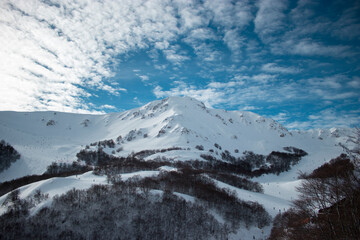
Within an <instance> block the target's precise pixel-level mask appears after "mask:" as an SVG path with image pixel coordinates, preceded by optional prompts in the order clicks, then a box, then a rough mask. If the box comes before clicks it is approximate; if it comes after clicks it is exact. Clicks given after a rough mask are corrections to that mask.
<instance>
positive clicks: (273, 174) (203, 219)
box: [0, 97, 353, 239]
mask: <svg viewBox="0 0 360 240" xmlns="http://www.w3.org/2000/svg"><path fill="white" fill-rule="evenodd" d="M351 134H352V130H351V129H336V128H333V129H329V130H309V131H289V130H287V129H286V128H285V127H283V126H282V125H281V124H280V123H278V122H276V121H274V120H272V119H269V118H264V117H262V116H259V115H257V114H255V113H251V112H245V111H225V110H218V109H210V108H207V107H206V106H205V105H204V104H203V103H201V102H199V101H197V100H195V99H192V98H187V97H184V98H181V97H171V98H166V99H163V100H158V101H154V102H150V103H148V104H146V105H145V106H143V107H140V108H136V109H132V110H129V111H125V112H122V113H110V114H105V115H86V114H71V113H60V112H34V113H17V112H0V136H1V138H2V139H4V140H5V141H6V142H5V141H2V142H1V144H2V145H0V146H1V149H0V150H1V154H2V155H0V156H6V158H3V159H0V160H3V163H4V164H2V165H4V166H5V167H3V169H2V170H3V172H2V173H0V182H1V183H0V194H1V195H2V196H0V205H1V206H0V229H3V230H4V229H5V230H6V231H0V238H4V239H29V238H36V239H43V238H57V239H239V238H240V239H242V238H244V239H251V238H252V239H262V238H264V237H266V236H268V235H270V230H271V223H272V219H273V218H274V217H275V216H277V218H276V219H277V221H280V220H281V219H280V217H281V216H282V215H281V213H282V211H286V210H288V209H290V207H291V203H290V200H292V199H293V198H296V197H297V194H296V193H295V187H296V186H299V185H300V183H301V181H302V180H299V179H298V178H297V177H298V176H297V175H298V173H299V172H302V173H303V176H305V175H306V174H311V172H312V171H313V170H314V169H318V168H319V167H320V166H322V164H324V162H326V161H329V160H330V159H331V158H335V157H337V156H339V155H340V154H341V153H342V152H343V148H344V147H345V148H347V149H350V148H351V147H352V145H351V144H350V145H349V141H348V140H349V139H350V140H351V139H353V138H352V135H351ZM350 142H351V141H350ZM345 145H346V146H345ZM4 154H5V155H4ZM320 169H322V168H320ZM0 170H1V169H0ZM308 176H311V175H308ZM279 216H280V217H279ZM279 219H280V220H279ZM276 223H277V222H276ZM277 224H278V225H279V224H280V223H277ZM281 224H283V222H281ZM18 226H22V228H19V227H18ZM19 229H21V230H20V231H19ZM276 234H283V233H282V232H281V231H280V230H277V229H275V230H274V229H273V232H272V235H275V236H277V235H276ZM275 238H276V237H275Z"/></svg>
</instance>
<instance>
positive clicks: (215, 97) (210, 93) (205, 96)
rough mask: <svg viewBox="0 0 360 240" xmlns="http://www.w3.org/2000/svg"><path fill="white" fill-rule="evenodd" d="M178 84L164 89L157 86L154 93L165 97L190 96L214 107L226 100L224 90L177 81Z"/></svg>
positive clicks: (159, 96)
mask: <svg viewBox="0 0 360 240" xmlns="http://www.w3.org/2000/svg"><path fill="white" fill-rule="evenodd" d="M175 84H176V85H177V86H175V87H173V88H171V89H169V90H167V91H164V90H163V89H162V87H160V86H157V87H155V89H154V90H153V93H154V94H155V96H156V97H157V98H164V97H168V96H189V97H192V98H195V99H197V100H199V101H202V102H203V103H204V104H205V105H206V106H207V107H213V106H214V105H217V104H220V103H223V102H225V99H224V97H225V94H224V92H222V91H217V90H216V89H214V88H203V89H198V88H196V87H195V86H193V85H188V84H186V83H184V82H181V81H177V82H175Z"/></svg>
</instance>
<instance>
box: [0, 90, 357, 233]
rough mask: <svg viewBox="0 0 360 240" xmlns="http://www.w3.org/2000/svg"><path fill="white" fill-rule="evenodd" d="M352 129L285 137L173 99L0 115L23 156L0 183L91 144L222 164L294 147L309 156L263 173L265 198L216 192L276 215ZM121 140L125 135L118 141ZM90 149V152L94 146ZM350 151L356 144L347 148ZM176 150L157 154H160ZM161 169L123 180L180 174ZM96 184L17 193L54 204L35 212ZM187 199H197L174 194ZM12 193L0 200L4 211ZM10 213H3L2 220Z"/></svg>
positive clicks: (245, 116)
mask: <svg viewBox="0 0 360 240" xmlns="http://www.w3.org/2000/svg"><path fill="white" fill-rule="evenodd" d="M350 135H352V130H351V129H336V128H333V129H317V130H309V131H292V132H290V131H288V130H287V129H286V128H284V127H283V126H282V125H281V124H279V123H278V122H276V121H274V120H272V119H268V118H264V117H262V116H259V115H257V114H255V113H251V112H244V111H231V112H229V111H224V110H218V109H209V108H206V107H205V105H204V104H203V103H201V102H199V101H196V100H194V99H192V98H188V97H184V98H180V97H171V98H167V99H164V100H159V101H154V102H151V103H148V104H146V105H145V106H143V107H140V108H136V109H133V110H129V111H125V112H122V113H111V114H106V115H86V114H72V113H61V112H28V113H25V112H0V140H1V139H3V140H5V141H6V142H8V143H10V144H11V145H12V146H13V147H14V148H15V149H16V150H17V151H18V152H19V153H20V154H21V158H20V159H19V160H18V161H16V162H15V163H13V164H12V165H11V167H10V168H9V169H7V170H5V171H4V172H1V173H0V182H4V181H9V180H12V179H16V178H20V177H23V176H26V175H31V174H42V173H44V172H45V171H46V168H47V166H49V165H50V164H51V163H53V162H56V163H72V162H73V161H76V160H77V157H76V154H77V153H78V152H79V151H80V150H82V149H85V148H90V149H91V148H92V146H91V143H95V142H98V141H103V140H113V141H114V142H115V147H114V148H105V149H104V151H105V152H106V153H108V154H111V155H114V156H124V157H126V156H128V155H129V154H133V153H137V152H140V151H143V150H159V151H157V152H156V153H152V154H150V155H148V156H146V157H145V160H152V159H161V158H164V157H165V158H167V159H170V160H176V161H186V160H196V159H198V160H204V159H202V158H201V154H208V155H211V156H213V157H215V158H218V159H221V156H220V155H221V153H222V152H223V151H225V150H227V151H229V152H230V153H231V155H233V156H234V157H240V156H242V155H243V152H244V151H253V152H254V153H256V154H264V155H268V154H269V153H271V152H272V151H284V150H283V148H284V147H288V146H293V147H296V148H299V149H302V150H304V151H306V152H307V153H308V155H307V156H305V157H303V158H302V159H301V160H300V162H299V163H298V164H296V165H295V166H292V168H291V170H289V171H287V172H283V173H280V174H279V175H275V174H265V175H262V176H260V177H255V178H253V179H252V180H253V181H256V182H259V183H260V184H261V186H262V187H263V189H264V193H257V192H251V191H247V190H243V189H239V188H236V187H233V186H231V185H229V184H226V183H224V182H220V181H217V180H214V181H215V182H216V185H217V186H218V187H219V188H226V189H229V190H231V191H233V192H234V193H235V194H236V196H237V197H238V198H239V199H242V200H245V201H252V202H258V203H260V204H261V205H263V206H264V208H265V209H266V211H267V212H268V213H269V214H270V215H271V216H272V217H274V216H275V215H276V214H278V213H279V212H282V211H286V210H287V209H288V208H290V207H291V200H293V199H295V198H296V197H297V192H296V190H295V189H296V187H297V186H299V184H300V183H301V180H299V179H298V178H297V177H298V174H299V173H300V172H305V173H309V172H311V171H313V170H314V169H315V168H317V167H319V166H321V165H322V164H323V163H325V162H328V161H329V160H330V159H332V158H335V157H337V156H338V155H340V154H341V153H343V149H342V147H341V146H340V144H339V143H341V144H349V143H348V141H347V140H348V136H350ZM120 136H121V137H120ZM89 145H90V146H89ZM348 146H350V147H351V145H348ZM169 148H177V149H176V150H167V151H160V150H161V149H169ZM176 170H177V169H176V168H173V167H166V166H163V167H161V168H160V169H158V170H157V171H140V172H134V173H126V174H121V179H122V180H127V179H128V178H131V177H134V176H136V175H138V176H139V177H147V176H154V175H157V174H159V173H160V172H161V171H176ZM94 184H109V183H108V182H107V179H106V177H105V176H96V175H94V174H93V173H92V172H87V173H84V174H81V175H76V176H70V177H65V178H50V179H47V180H43V181H39V182H35V183H32V184H29V185H26V186H23V187H21V188H19V190H20V197H21V198H27V197H29V196H32V195H34V194H35V192H36V191H37V190H40V191H41V192H42V193H44V194H48V195H49V199H48V200H46V201H43V202H42V203H40V204H39V205H38V206H36V208H34V209H32V214H35V213H36V212H37V211H38V210H39V209H41V208H42V207H44V206H49V205H50V204H51V201H52V198H53V197H54V196H55V195H60V194H63V193H65V192H67V191H69V190H71V189H73V188H76V189H87V188H90V187H91V186H92V185H94ZM176 195H177V196H179V197H182V198H184V199H185V200H186V201H192V202H193V201H195V198H194V197H192V196H189V195H186V194H181V193H176ZM6 197H7V194H6V195H4V196H1V197H0V205H2V203H3V202H4V200H5V198H6ZM5 211H6V209H5V208H4V207H0V215H1V214H3V213H4V212H5ZM270 230H271V226H268V227H266V228H265V229H258V228H255V227H251V228H246V227H244V228H241V229H239V231H238V232H237V233H234V234H232V235H231V238H233V239H238V238H239V237H240V238H243V239H252V237H253V236H255V237H256V238H263V237H265V236H268V235H269V233H270Z"/></svg>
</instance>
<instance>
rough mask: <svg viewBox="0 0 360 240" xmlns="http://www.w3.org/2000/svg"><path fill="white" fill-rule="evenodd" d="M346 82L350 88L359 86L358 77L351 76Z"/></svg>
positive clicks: (359, 78)
mask: <svg viewBox="0 0 360 240" xmlns="http://www.w3.org/2000/svg"><path fill="white" fill-rule="evenodd" d="M348 84H349V86H350V87H352V88H360V77H353V79H352V80H351V81H350V82H348Z"/></svg>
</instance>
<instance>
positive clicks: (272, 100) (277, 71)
mask: <svg viewBox="0 0 360 240" xmlns="http://www.w3.org/2000/svg"><path fill="white" fill-rule="evenodd" d="M0 33H1V34H0V79H1V82H2V87H1V88H0V110H14V111H45V110H51V111H66V112H79V113H104V112H117V111H123V110H127V109H131V108H135V107H139V106H141V105H143V104H145V103H147V102H149V101H152V100H155V99H160V98H165V97H168V96H191V97H194V98H196V99H198V100H201V101H203V102H204V103H205V104H206V105H207V106H208V107H212V108H222V109H226V110H248V111H253V112H255V113H258V114H260V115H264V116H266V117H272V118H274V119H275V120H277V121H279V122H281V123H282V124H284V125H285V126H286V127H288V128H290V129H309V128H330V127H337V126H350V127H353V126H359V125H360V45H359V43H360V1H359V0H356V1H337V0H327V1H315V0H298V1H295V0H294V1H290V0H258V1H250V0H249V1H247V0H240V1H230V0H203V1H190V0H173V1H170V0H148V1H144V0H121V1H115V0H111V1H106V0H103V1H95V0H94V1H90V0H77V1H70V0H42V1H40V0H19V1H16V0H11V1H9V0H2V1H1V2H0Z"/></svg>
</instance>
